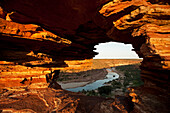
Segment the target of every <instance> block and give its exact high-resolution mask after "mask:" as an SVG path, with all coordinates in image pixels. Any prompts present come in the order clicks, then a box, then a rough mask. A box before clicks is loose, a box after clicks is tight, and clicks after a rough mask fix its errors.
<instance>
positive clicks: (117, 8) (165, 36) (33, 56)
mask: <svg viewBox="0 0 170 113" xmlns="http://www.w3.org/2000/svg"><path fill="white" fill-rule="evenodd" d="M109 1H110V0H81V1H80V0H64V1H63V0H57V1H55V0H41V1H40V0H31V1H29V2H28V1H27V0H2V1H0V5H1V7H2V8H1V9H0V10H1V11H0V17H1V18H0V23H1V25H0V32H1V34H0V52H1V56H0V60H1V62H0V63H1V70H3V71H1V73H0V74H1V83H0V87H12V86H21V85H22V84H20V82H19V81H22V80H23V79H24V78H25V77H28V78H27V81H26V84H30V83H37V84H35V85H32V86H31V87H35V86H36V85H40V84H39V83H42V84H41V85H40V86H38V87H46V86H45V85H44V86H43V84H44V83H45V82H46V81H45V76H44V75H45V74H47V73H50V72H51V69H55V68H59V67H65V66H67V65H66V64H65V63H64V60H74V59H77V60H83V59H90V58H92V57H93V56H94V55H95V54H96V53H95V52H93V49H94V45H96V44H98V43H102V42H108V41H112V40H113V41H117V42H123V43H130V44H132V45H133V47H134V48H135V49H134V51H136V53H137V54H138V55H139V56H140V57H142V58H143V59H144V60H143V61H142V64H141V70H142V72H141V76H142V78H143V80H144V81H145V87H150V88H154V89H163V90H165V92H167V91H168V90H169V73H170V71H169V69H170V61H169V60H170V56H169V52H170V37H169V32H170V20H169V17H170V16H169V14H170V6H169V5H168V2H166V1H165V0H164V1H161V2H159V0H158V1H155V0H149V1H148V2H147V1H146V0H131V1H130V0H116V1H115V0H114V1H110V2H109ZM155 3H156V4H155ZM14 4H15V5H14ZM11 12H13V13H12V14H11V15H8V14H9V13H11ZM6 15H8V16H9V18H10V19H11V21H6V20H5V17H6ZM39 28H40V29H41V30H37V29H39ZM42 34H43V35H42ZM54 67H55V68H54ZM14 70H18V72H16V71H14ZM35 74H36V76H34V75H35ZM37 76H38V77H37ZM30 77H31V78H30ZM7 82H8V84H7ZM36 87H37V86H36ZM161 91H162V90H161Z"/></svg>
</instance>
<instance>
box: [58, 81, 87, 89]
mask: <svg viewBox="0 0 170 113" xmlns="http://www.w3.org/2000/svg"><path fill="white" fill-rule="evenodd" d="M58 84H59V85H61V87H62V88H63V89H69V88H76V87H81V86H85V85H87V84H89V82H72V83H65V84H64V83H61V82H58Z"/></svg>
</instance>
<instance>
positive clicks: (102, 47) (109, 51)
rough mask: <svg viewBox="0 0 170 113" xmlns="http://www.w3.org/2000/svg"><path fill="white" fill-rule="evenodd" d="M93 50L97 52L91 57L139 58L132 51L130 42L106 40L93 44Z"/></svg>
mask: <svg viewBox="0 0 170 113" xmlns="http://www.w3.org/2000/svg"><path fill="white" fill-rule="evenodd" d="M95 48H96V50H94V51H95V52H98V53H99V54H98V55H96V56H95V57H94V58H93V59H139V57H138V55H137V54H136V53H135V52H134V51H132V49H133V47H132V45H131V44H124V43H117V42H107V43H100V44H99V45H96V46H95Z"/></svg>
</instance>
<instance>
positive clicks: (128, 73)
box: [82, 64, 143, 98]
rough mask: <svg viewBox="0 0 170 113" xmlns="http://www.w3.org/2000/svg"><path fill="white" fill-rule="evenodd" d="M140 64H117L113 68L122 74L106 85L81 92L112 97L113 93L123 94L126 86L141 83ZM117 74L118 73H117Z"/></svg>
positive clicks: (136, 85) (139, 84)
mask: <svg viewBox="0 0 170 113" xmlns="http://www.w3.org/2000/svg"><path fill="white" fill-rule="evenodd" d="M139 65H140V64H134V65H126V66H117V67H116V68H115V69H116V70H117V72H121V73H123V75H124V76H120V77H119V78H118V79H116V80H113V81H111V82H108V83H106V86H102V87H100V88H98V89H96V90H91V91H85V90H83V91H82V93H84V94H86V95H88V96H102V97H112V98H114V96H115V95H125V93H126V92H128V90H127V88H128V87H138V86H141V85H143V82H142V80H141V78H140V68H139ZM118 74H119V73H118Z"/></svg>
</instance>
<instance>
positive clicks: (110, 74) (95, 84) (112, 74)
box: [66, 68, 119, 92]
mask: <svg viewBox="0 0 170 113" xmlns="http://www.w3.org/2000/svg"><path fill="white" fill-rule="evenodd" d="M106 70H107V72H108V74H107V75H106V78H105V79H103V80H97V81H95V82H93V83H90V84H87V85H85V86H82V87H76V88H70V89H66V90H68V91H72V92H79V91H82V90H83V89H84V90H86V91H87V90H95V89H97V88H99V87H101V86H104V83H105V82H109V81H112V80H115V79H118V78H119V75H118V74H117V73H115V72H113V70H114V68H110V69H109V68H108V69H106Z"/></svg>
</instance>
